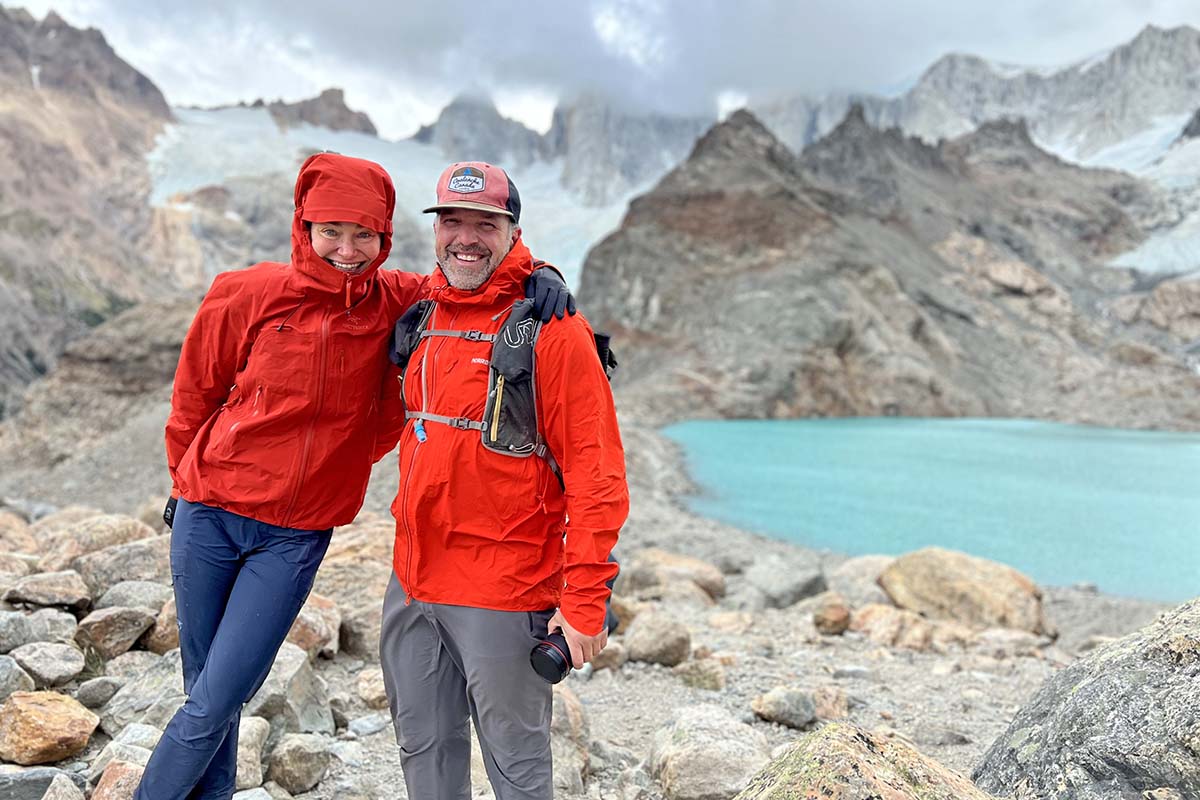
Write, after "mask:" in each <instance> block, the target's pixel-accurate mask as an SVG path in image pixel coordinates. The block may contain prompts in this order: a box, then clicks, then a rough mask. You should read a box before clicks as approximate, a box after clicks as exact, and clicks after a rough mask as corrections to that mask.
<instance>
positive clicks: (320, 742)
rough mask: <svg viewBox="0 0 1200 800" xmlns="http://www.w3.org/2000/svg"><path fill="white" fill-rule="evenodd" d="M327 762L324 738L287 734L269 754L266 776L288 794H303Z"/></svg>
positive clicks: (304, 734)
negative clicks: (269, 761) (269, 763)
mask: <svg viewBox="0 0 1200 800" xmlns="http://www.w3.org/2000/svg"><path fill="white" fill-rule="evenodd" d="M297 649H299V648H297ZM300 652H301V653H303V652H304V651H300ZM306 660H307V659H306ZM329 761H330V755H329V745H328V743H327V742H326V740H325V739H324V738H322V737H320V736H316V735H314V734H311V733H289V734H287V735H286V736H284V737H283V738H282V739H280V740H279V744H278V745H276V747H275V750H274V751H273V752H272V753H271V766H270V767H269V769H268V771H267V775H268V776H269V777H270V778H271V780H273V781H275V782H276V783H278V784H279V785H280V786H282V787H283V788H284V789H286V790H287V791H289V792H291V793H292V794H298V793H300V792H307V791H308V790H309V789H311V788H313V787H314V786H316V785H317V784H318V783H320V782H321V779H322V778H324V777H325V772H326V771H327V770H328V769H329Z"/></svg>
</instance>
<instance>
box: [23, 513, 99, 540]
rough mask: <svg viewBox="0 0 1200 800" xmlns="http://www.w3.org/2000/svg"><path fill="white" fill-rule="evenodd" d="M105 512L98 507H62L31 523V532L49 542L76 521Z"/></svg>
mask: <svg viewBox="0 0 1200 800" xmlns="http://www.w3.org/2000/svg"><path fill="white" fill-rule="evenodd" d="M103 514H104V512H103V511H101V510H100V509H98V508H90V507H88V506H67V507H66V508H60V509H59V510H58V511H54V512H52V513H50V514H47V515H46V516H44V517H42V518H41V519H39V520H38V521H37V522H35V523H33V524H32V525H30V526H29V533H30V534H32V535H33V538H34V539H35V540H37V541H39V542H47V541H50V540H51V539H53V538H54V537H55V536H57V535H58V533H59V532H60V531H62V530H63V529H65V528H68V527H70V526H71V525H74V524H75V523H76V522H81V521H82V520H85V519H91V518H92V517H99V516H103Z"/></svg>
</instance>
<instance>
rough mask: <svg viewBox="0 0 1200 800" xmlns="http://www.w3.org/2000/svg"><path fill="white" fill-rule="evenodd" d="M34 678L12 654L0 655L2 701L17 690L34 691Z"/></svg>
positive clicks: (0, 693)
mask: <svg viewBox="0 0 1200 800" xmlns="http://www.w3.org/2000/svg"><path fill="white" fill-rule="evenodd" d="M35 688H37V687H35V686H34V684H33V678H31V677H30V676H29V673H28V672H26V671H25V670H23V669H21V665H20V664H18V663H17V662H16V660H15V659H14V658H12V657H11V656H0V703H3V702H4V701H5V700H7V699H8V698H9V696H11V695H12V694H14V693H15V692H32V691H33V690H34V689H35Z"/></svg>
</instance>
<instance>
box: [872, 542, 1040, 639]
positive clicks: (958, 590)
mask: <svg viewBox="0 0 1200 800" xmlns="http://www.w3.org/2000/svg"><path fill="white" fill-rule="evenodd" d="M879 584H880V586H882V587H883V590H884V591H885V592H887V594H888V596H889V597H890V598H891V599H892V602H894V603H895V604H896V605H897V606H899V607H901V608H906V609H909V610H910V611H915V612H917V613H918V614H921V615H923V616H926V617H929V618H931V619H946V620H954V621H956V622H961V623H963V624H964V625H969V626H971V627H974V628H1018V629H1020V630H1025V631H1029V632H1030V633H1038V634H1044V633H1049V632H1050V628H1049V626H1048V625H1047V623H1046V619H1045V616H1044V615H1043V613H1042V592H1041V590H1040V589H1038V587H1037V585H1036V584H1034V582H1033V581H1032V580H1030V579H1029V578H1027V577H1026V576H1025V575H1022V574H1021V573H1020V572H1018V571H1017V570H1015V569H1013V568H1012V567H1010V566H1007V565H1006V564H1000V563H998V562H995V561H989V560H987V559H985V558H978V557H976V556H971V555H967V554H966V553H959V552H957V551H954V550H946V549H944V548H940V547H927V548H925V549H923V550H918V551H916V552H914V553H908V554H906V555H903V556H900V557H899V558H897V559H896V560H895V561H894V562H893V563H892V565H891V566H889V567H888V568H887V569H885V570H884V571H883V573H882V574H881V575H880V576H879Z"/></svg>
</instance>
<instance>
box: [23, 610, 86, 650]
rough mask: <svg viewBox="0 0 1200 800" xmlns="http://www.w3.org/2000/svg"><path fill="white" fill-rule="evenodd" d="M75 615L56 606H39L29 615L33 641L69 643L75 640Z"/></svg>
mask: <svg viewBox="0 0 1200 800" xmlns="http://www.w3.org/2000/svg"><path fill="white" fill-rule="evenodd" d="M76 626H77V623H76V622H75V615H73V614H68V613H67V612H66V611H60V610H59V609H57V608H39V609H38V610H37V611H35V612H33V613H32V614H30V615H29V629H30V635H31V636H32V637H33V641H35V642H58V643H60V644H70V643H71V642H73V641H75V628H76Z"/></svg>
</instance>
